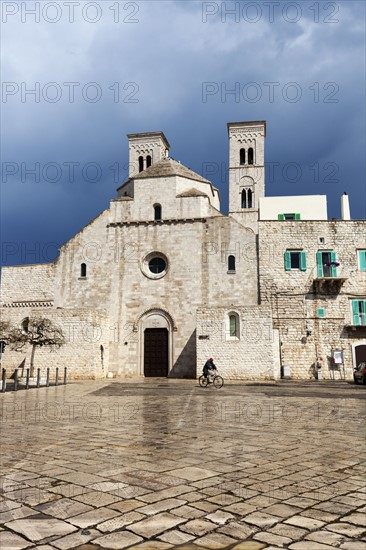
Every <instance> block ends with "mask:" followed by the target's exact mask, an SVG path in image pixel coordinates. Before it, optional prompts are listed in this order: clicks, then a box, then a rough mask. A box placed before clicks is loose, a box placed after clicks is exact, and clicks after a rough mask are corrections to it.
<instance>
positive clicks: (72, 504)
mask: <svg viewBox="0 0 366 550" xmlns="http://www.w3.org/2000/svg"><path fill="white" fill-rule="evenodd" d="M92 509H93V508H92V507H91V506H87V505H86V504H83V503H81V502H76V501H75V500H72V499H69V498H60V499H59V500H56V501H54V502H48V503H47V504H41V505H40V506H37V510H39V511H40V512H42V513H44V514H47V515H48V516H53V517H56V518H60V519H66V518H69V517H72V516H76V515H78V514H82V513H84V512H88V511H89V510H92Z"/></svg>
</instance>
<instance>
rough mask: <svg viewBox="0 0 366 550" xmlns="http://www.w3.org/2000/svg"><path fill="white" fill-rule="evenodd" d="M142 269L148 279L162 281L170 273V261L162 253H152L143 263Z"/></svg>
mask: <svg viewBox="0 0 366 550" xmlns="http://www.w3.org/2000/svg"><path fill="white" fill-rule="evenodd" d="M140 268H141V271H142V273H143V274H144V275H145V277H147V278H148V279H161V278H162V277H165V275H166V274H167V273H168V269H169V260H168V258H167V257H166V256H165V254H163V253H162V252H158V251H154V252H150V253H149V254H147V255H146V256H145V257H144V258H143V260H142V261H141V264H140Z"/></svg>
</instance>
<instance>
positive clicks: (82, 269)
mask: <svg viewBox="0 0 366 550" xmlns="http://www.w3.org/2000/svg"><path fill="white" fill-rule="evenodd" d="M80 277H84V278H85V277H86V264H81V266H80Z"/></svg>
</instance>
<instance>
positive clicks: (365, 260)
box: [358, 250, 366, 271]
mask: <svg viewBox="0 0 366 550" xmlns="http://www.w3.org/2000/svg"><path fill="white" fill-rule="evenodd" d="M358 254H359V257H360V269H361V271H366V250H359V252H358Z"/></svg>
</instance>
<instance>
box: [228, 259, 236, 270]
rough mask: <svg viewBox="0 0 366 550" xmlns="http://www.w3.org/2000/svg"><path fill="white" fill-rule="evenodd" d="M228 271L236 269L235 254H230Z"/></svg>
mask: <svg viewBox="0 0 366 550" xmlns="http://www.w3.org/2000/svg"><path fill="white" fill-rule="evenodd" d="M227 268H228V271H231V272H233V271H235V256H229V257H228V261H227Z"/></svg>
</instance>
